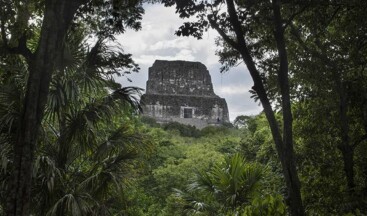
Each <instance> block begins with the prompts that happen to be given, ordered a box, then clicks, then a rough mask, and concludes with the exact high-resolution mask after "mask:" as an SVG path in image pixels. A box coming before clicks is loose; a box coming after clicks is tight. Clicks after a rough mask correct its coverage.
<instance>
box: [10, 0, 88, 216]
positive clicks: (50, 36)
mask: <svg viewBox="0 0 367 216" xmlns="http://www.w3.org/2000/svg"><path fill="white" fill-rule="evenodd" d="M80 4H81V3H80V2H79V1H75V0H46V2H45V12H44V18H43V24H42V29H41V37H40V40H39V43H38V47H37V50H36V52H35V53H34V55H33V56H32V58H31V59H29V61H28V64H29V78H28V82H27V89H26V97H25V101H24V109H23V113H22V117H21V120H20V129H19V131H18V134H17V135H18V136H17V137H18V140H17V142H16V143H15V145H14V171H13V178H12V183H11V188H10V191H9V197H8V202H7V209H6V213H7V215H9V216H10V215H11V216H13V215H14V216H15V215H17V216H28V215H30V204H31V198H30V197H31V194H30V193H31V186H32V170H33V159H34V158H33V157H34V152H35V148H36V142H37V137H38V132H39V129H40V125H41V121H42V118H43V113H44V109H45V105H46V102H47V95H48V91H49V85H50V81H51V76H52V72H53V71H54V70H55V68H54V67H55V61H56V59H57V57H58V56H59V55H60V50H62V49H61V48H62V46H63V41H64V36H65V34H66V32H67V29H68V27H69V25H70V23H71V21H72V19H73V17H74V14H75V12H76V10H77V9H78V7H79V6H80Z"/></svg>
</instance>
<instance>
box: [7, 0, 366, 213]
mask: <svg viewBox="0 0 367 216" xmlns="http://www.w3.org/2000/svg"><path fill="white" fill-rule="evenodd" d="M152 2H158V1H152ZM163 3H164V4H165V5H166V6H176V10H177V11H176V12H177V13H178V14H179V15H180V16H181V17H186V18H187V17H192V18H191V19H190V20H189V21H188V22H186V23H184V24H183V26H182V27H181V28H179V29H178V31H177V32H176V34H178V35H181V36H194V37H196V38H199V39H200V38H202V35H203V32H204V31H206V30H208V28H213V29H215V30H216V31H217V32H218V33H219V34H220V37H219V38H218V40H217V47H218V51H217V54H218V55H219V57H220V62H221V63H222V65H223V67H222V70H229V69H230V68H231V67H234V66H236V65H238V63H240V62H241V61H244V62H245V63H246V65H247V67H248V69H249V71H250V73H251V75H252V76H253V78H254V81H255V86H254V88H253V89H252V90H250V92H251V93H252V97H253V98H254V100H255V101H259V100H260V102H261V103H262V105H263V107H264V112H262V113H260V114H259V115H255V116H238V117H237V118H236V119H235V120H234V122H233V125H232V124H227V125H223V126H221V127H214V126H209V127H206V128H204V129H201V130H198V129H197V128H195V127H193V126H187V125H182V124H179V123H168V124H164V125H160V124H158V123H157V122H155V121H154V119H151V118H147V117H141V116H140V115H139V113H140V111H141V108H140V105H139V101H138V98H137V97H138V95H139V94H140V91H141V89H139V88H135V87H122V86H121V85H120V84H119V83H117V82H116V81H115V78H116V76H124V75H125V74H128V73H131V72H137V71H138V70H139V67H138V65H137V64H135V63H134V61H133V60H132V57H131V55H130V54H126V53H125V52H124V51H123V50H122V48H121V46H120V45H119V44H118V43H116V42H115V34H117V33H124V32H125V30H126V28H132V29H134V30H139V29H140V28H141V24H140V22H139V20H140V19H141V15H142V13H143V11H144V10H143V5H142V2H141V1H120V0H105V1H98V0H91V1H85V0H72V1H71V0H57V1H56V0H29V1H19V0H0V12H1V13H0V36H1V37H0V215H6V214H7V215H17V216H18V215H19V216H23V215H26V216H28V215H30V214H31V215H41V216H43V215H57V216H64V215H73V216H78V215H101V216H103V215H132V216H139V215H147V216H150V215H166V216H170V215H242V216H250V215H255V216H257V215H259V216H260V215H261V216H265V215H267V216H272V215H288V214H292V215H297V213H299V214H301V215H302V214H304V213H305V214H306V215H348V216H349V215H358V216H359V215H367V142H366V141H367V71H366V65H367V36H366V35H367V19H365V12H366V11H367V3H366V1H365V0H339V1H334V0H320V1H311V0H310V1H280V0H272V1H234V0H226V1H223V0H215V1H200V0H198V1H196V0H185V1H181V0H163ZM223 6H224V7H223ZM287 156H288V157H287ZM292 178H297V179H298V178H299V182H298V180H297V179H296V180H295V179H292ZM293 180H294V181H293ZM292 181H293V182H292ZM298 183H299V184H298ZM298 195H300V196H298ZM295 200H298V203H297V201H296V202H295ZM297 206H298V207H300V208H301V210H300V211H298V212H297V209H295V207H297ZM303 209H304V210H303Z"/></svg>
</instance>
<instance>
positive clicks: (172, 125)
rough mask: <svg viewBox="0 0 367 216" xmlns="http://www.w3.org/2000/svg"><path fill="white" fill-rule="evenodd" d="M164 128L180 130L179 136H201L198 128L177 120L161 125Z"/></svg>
mask: <svg viewBox="0 0 367 216" xmlns="http://www.w3.org/2000/svg"><path fill="white" fill-rule="evenodd" d="M163 129H164V130H170V131H171V130H177V131H179V132H180V135H181V136H184V137H195V138H198V137H200V136H201V133H200V130H199V129H197V128H196V127H195V126H191V125H184V124H180V123H178V122H169V123H167V124H164V125H163Z"/></svg>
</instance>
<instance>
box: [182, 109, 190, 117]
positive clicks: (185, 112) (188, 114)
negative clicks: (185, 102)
mask: <svg viewBox="0 0 367 216" xmlns="http://www.w3.org/2000/svg"><path fill="white" fill-rule="evenodd" d="M184 118H192V109H191V108H184Z"/></svg>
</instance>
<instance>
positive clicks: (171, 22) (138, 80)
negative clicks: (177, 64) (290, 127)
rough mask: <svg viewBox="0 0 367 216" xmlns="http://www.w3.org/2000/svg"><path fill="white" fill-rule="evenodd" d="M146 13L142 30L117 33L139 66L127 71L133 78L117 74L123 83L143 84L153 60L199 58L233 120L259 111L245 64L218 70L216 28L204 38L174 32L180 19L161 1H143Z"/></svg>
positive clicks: (181, 21)
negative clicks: (228, 69) (179, 34)
mask: <svg viewBox="0 0 367 216" xmlns="http://www.w3.org/2000/svg"><path fill="white" fill-rule="evenodd" d="M144 8H145V15H144V16H143V20H142V30H140V31H138V32H136V31H132V30H128V31H127V32H126V33H125V34H123V35H121V36H118V37H117V39H118V41H119V42H120V43H121V44H122V46H123V48H124V50H125V52H127V53H131V54H132V55H133V59H134V61H135V62H136V63H138V64H139V66H140V68H141V70H140V72H139V73H137V74H132V75H129V78H130V79H132V82H128V81H127V80H126V78H124V77H122V78H119V81H120V82H121V83H122V84H123V85H124V86H138V87H141V88H143V89H145V88H146V81H147V80H148V68H149V67H151V66H152V65H153V63H154V61H155V60H157V59H159V60H185V61H199V62H201V63H203V64H204V65H206V67H207V69H208V70H209V72H210V75H211V77H212V82H213V87H214V92H215V93H216V94H217V95H218V96H220V97H222V98H225V99H226V101H227V104H228V109H229V116H230V119H231V121H233V120H234V119H235V118H236V116H238V115H251V114H258V113H259V112H260V111H261V110H262V109H261V107H260V106H258V104H257V103H255V102H254V101H253V100H252V99H250V93H249V90H250V88H251V87H252V85H253V82H252V80H251V77H250V75H249V73H248V71H247V68H246V67H245V66H244V65H239V66H238V67H236V68H233V69H231V70H230V71H229V72H226V73H224V74H221V73H220V72H219V68H220V64H219V63H218V59H219V58H218V57H217V56H216V55H215V50H216V46H215V44H214V39H215V38H216V37H217V36H218V35H217V34H216V32H215V31H209V32H207V33H205V34H204V36H203V39H201V40H197V39H195V38H193V37H178V36H176V35H175V34H174V32H175V31H176V30H177V29H178V28H179V26H180V25H181V24H182V23H183V21H184V20H183V19H180V18H179V17H178V15H177V14H175V9H174V8H166V7H164V6H163V5H160V4H155V5H145V7H144Z"/></svg>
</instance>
